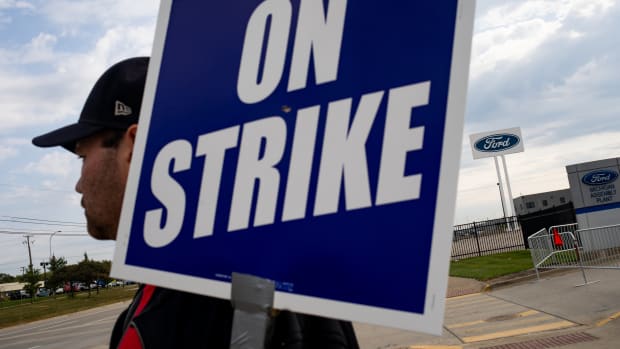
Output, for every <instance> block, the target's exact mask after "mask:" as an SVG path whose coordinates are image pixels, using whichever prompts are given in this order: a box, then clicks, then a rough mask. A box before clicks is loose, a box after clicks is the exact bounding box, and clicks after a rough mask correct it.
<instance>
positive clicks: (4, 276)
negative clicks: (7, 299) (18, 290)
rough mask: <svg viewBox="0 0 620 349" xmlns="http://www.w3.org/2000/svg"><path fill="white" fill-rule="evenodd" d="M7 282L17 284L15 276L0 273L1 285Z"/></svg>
mask: <svg viewBox="0 0 620 349" xmlns="http://www.w3.org/2000/svg"><path fill="white" fill-rule="evenodd" d="M7 282H15V276H13V275H9V274H6V273H0V284H3V283H7Z"/></svg>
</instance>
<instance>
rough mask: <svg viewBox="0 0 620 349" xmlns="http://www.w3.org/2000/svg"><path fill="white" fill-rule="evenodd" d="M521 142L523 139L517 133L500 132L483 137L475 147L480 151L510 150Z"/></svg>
mask: <svg viewBox="0 0 620 349" xmlns="http://www.w3.org/2000/svg"><path fill="white" fill-rule="evenodd" d="M519 142H521V139H520V138H519V136H517V135H513V134H511V133H500V134H495V135H490V136H486V137H484V138H481V139H480V140H478V141H477V142H476V143H475V144H474V147H475V148H476V149H477V150H478V151H483V152H497V151H504V150H508V149H510V148H512V147H514V146H516V145H517V144H519Z"/></svg>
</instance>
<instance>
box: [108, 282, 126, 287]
mask: <svg viewBox="0 0 620 349" xmlns="http://www.w3.org/2000/svg"><path fill="white" fill-rule="evenodd" d="M124 284H125V283H124V282H123V281H122V280H112V281H110V282H109V283H108V285H107V287H116V286H123V285H124Z"/></svg>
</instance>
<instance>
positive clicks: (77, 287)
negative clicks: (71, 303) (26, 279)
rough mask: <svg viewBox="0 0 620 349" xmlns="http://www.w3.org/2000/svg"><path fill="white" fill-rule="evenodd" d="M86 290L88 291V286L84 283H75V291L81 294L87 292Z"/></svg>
mask: <svg viewBox="0 0 620 349" xmlns="http://www.w3.org/2000/svg"><path fill="white" fill-rule="evenodd" d="M86 290H88V286H86V284H84V283H83V282H75V283H73V291H75V292H79V291H86Z"/></svg>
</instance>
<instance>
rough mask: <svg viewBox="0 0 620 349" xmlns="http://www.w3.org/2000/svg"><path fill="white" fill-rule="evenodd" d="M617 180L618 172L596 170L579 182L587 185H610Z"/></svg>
mask: <svg viewBox="0 0 620 349" xmlns="http://www.w3.org/2000/svg"><path fill="white" fill-rule="evenodd" d="M616 178H618V172H616V171H612V170H597V171H592V172H589V173H587V174H586V175H585V176H583V177H581V181H582V182H583V183H584V184H587V185H602V184H607V183H611V182H613V181H615V180H616Z"/></svg>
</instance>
